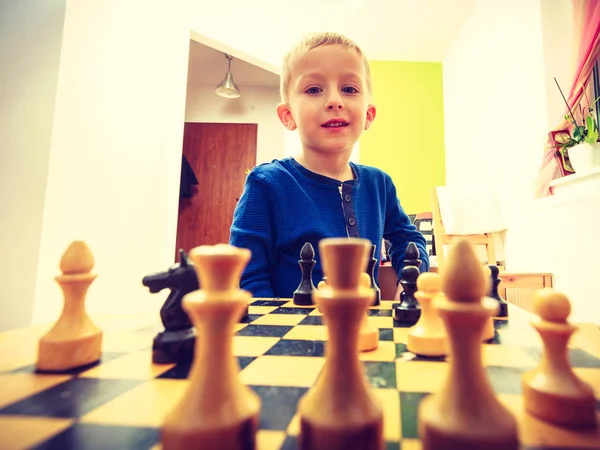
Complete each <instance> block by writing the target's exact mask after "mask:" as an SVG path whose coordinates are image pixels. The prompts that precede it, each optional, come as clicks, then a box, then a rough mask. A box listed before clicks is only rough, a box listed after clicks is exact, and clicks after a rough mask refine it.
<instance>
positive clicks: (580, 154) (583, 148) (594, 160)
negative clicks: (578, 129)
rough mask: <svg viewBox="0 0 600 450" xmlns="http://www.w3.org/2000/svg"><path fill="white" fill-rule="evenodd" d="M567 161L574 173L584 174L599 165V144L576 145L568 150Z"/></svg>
mask: <svg viewBox="0 0 600 450" xmlns="http://www.w3.org/2000/svg"><path fill="white" fill-rule="evenodd" d="M569 161H571V166H572V167H573V169H574V170H575V173H585V172H589V171H590V170H592V169H594V168H595V167H598V166H599V165H600V142H595V143H594V144H588V143H586V142H584V143H582V144H577V145H575V146H574V147H571V148H570V149H569Z"/></svg>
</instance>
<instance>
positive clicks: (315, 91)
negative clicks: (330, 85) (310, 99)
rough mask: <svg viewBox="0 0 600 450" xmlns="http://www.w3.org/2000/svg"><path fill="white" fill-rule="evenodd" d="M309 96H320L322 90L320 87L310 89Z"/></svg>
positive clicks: (308, 90)
mask: <svg viewBox="0 0 600 450" xmlns="http://www.w3.org/2000/svg"><path fill="white" fill-rule="evenodd" d="M304 92H306V93H307V94H318V93H319V92H321V88H318V87H309V88H308V89H307V90H306V91H304Z"/></svg>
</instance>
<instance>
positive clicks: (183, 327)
mask: <svg viewBox="0 0 600 450" xmlns="http://www.w3.org/2000/svg"><path fill="white" fill-rule="evenodd" d="M142 284H143V285H144V286H146V287H147V288H148V289H149V290H150V292H151V293H153V294H154V293H157V292H161V291H162V290H163V289H169V290H170V291H171V292H170V293H169V295H168V297H167V299H166V300H165V302H164V304H163V306H162V308H161V309H160V318H161V321H162V324H163V327H164V330H163V331H160V332H158V333H157V334H156V336H155V337H154V339H153V340H152V362H153V363H155V364H177V363H185V362H189V361H191V360H192V359H194V347H195V344H196V328H195V327H194V325H193V324H192V322H191V321H190V318H189V316H188V315H187V313H186V312H185V310H184V309H183V307H182V305H181V302H182V300H183V297H184V296H185V295H186V294H188V293H189V292H192V291H195V290H197V289H199V288H200V286H199V284H198V277H197V275H196V270H195V269H194V265H193V263H192V262H191V261H189V260H188V257H187V255H186V253H185V252H184V251H183V250H182V249H180V250H179V263H178V264H175V265H173V266H171V267H169V269H168V270H166V271H164V272H158V273H153V274H151V275H147V276H145V277H144V278H143V279H142Z"/></svg>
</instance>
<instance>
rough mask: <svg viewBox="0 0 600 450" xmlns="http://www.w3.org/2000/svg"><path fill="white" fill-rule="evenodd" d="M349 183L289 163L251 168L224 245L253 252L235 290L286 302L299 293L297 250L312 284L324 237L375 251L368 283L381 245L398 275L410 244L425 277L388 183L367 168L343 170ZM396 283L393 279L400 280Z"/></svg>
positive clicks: (415, 234) (414, 238) (422, 248)
mask: <svg viewBox="0 0 600 450" xmlns="http://www.w3.org/2000/svg"><path fill="white" fill-rule="evenodd" d="M350 166H351V167H352V169H353V171H354V174H355V179H354V180H350V181H345V182H343V183H341V182H340V181H338V180H334V179H332V178H329V177H326V176H323V175H319V174H316V173H314V172H311V171H309V170H307V169H306V168H304V167H303V166H301V165H300V164H299V163H297V162H296V161H295V160H294V159H293V158H285V159H282V160H274V161H273V162H271V163H264V164H260V165H258V166H256V167H255V168H254V169H253V170H252V171H251V172H250V173H249V174H248V176H247V178H246V182H245V185H244V191H243V193H242V196H241V198H240V200H239V202H238V205H237V207H236V209H235V212H234V216H233V223H232V225H231V230H230V232H231V234H230V240H229V243H230V244H231V245H234V246H236V247H241V248H247V249H250V250H251V251H252V258H251V259H250V261H249V263H248V265H247V266H246V269H245V270H244V272H243V274H242V277H241V280H240V287H241V288H242V289H246V290H248V291H250V292H251V293H252V295H253V296H254V297H261V298H277V297H280V298H291V297H292V295H293V292H294V290H296V289H297V288H298V285H299V284H300V279H301V269H300V266H299V265H298V260H299V259H300V250H301V249H302V246H303V245H304V243H305V242H310V243H311V244H312V246H313V248H314V249H315V260H316V264H315V266H314V268H313V273H312V278H313V282H314V284H315V286H316V285H317V284H318V282H319V281H321V280H322V278H323V271H322V268H321V261H320V258H319V247H318V243H319V241H320V240H321V239H323V238H326V237H348V236H350V237H361V238H366V239H369V240H370V241H371V242H372V243H373V244H375V245H376V251H375V257H376V258H377V264H376V265H375V275H376V276H377V273H378V269H379V267H378V266H379V263H380V259H381V245H382V238H385V239H386V240H388V241H389V242H390V243H391V250H390V257H391V260H392V265H393V267H394V269H395V270H396V272H397V273H398V274H401V270H402V267H403V259H404V253H405V250H406V246H407V245H408V243H409V242H414V243H415V244H416V245H417V248H418V249H419V252H420V255H421V256H420V259H421V260H422V263H421V266H420V270H421V271H422V272H424V271H427V270H429V259H428V255H427V249H426V242H425V238H424V237H423V235H422V234H421V233H420V232H419V231H418V230H417V229H416V227H415V226H414V225H413V224H412V223H411V222H410V219H409V217H408V216H407V215H406V213H405V212H404V210H403V209H402V207H401V205H400V202H399V200H398V198H397V196H396V188H395V186H394V184H393V182H392V179H391V178H390V176H389V175H387V174H386V173H384V172H383V171H381V170H379V169H376V168H374V167H369V166H365V165H359V164H354V163H350ZM399 278H400V277H399Z"/></svg>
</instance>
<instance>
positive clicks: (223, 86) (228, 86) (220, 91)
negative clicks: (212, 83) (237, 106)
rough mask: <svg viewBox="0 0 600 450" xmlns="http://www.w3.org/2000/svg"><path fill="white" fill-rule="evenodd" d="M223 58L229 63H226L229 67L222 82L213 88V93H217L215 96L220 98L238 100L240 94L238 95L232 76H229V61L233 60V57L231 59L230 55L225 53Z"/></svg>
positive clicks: (238, 91)
mask: <svg viewBox="0 0 600 450" xmlns="http://www.w3.org/2000/svg"><path fill="white" fill-rule="evenodd" d="M225 58H227V59H228V61H229V63H228V64H229V67H228V69H227V74H226V75H225V78H224V79H223V81H221V82H220V83H219V84H218V86H217V87H216V88H215V92H216V93H217V95H220V96H221V97H225V98H238V97H239V96H240V95H242V94H241V93H240V90H239V89H238V87H237V85H236V84H235V82H234V81H233V75H232V74H231V60H232V59H233V57H231V56H230V55H228V54H227V53H225Z"/></svg>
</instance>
